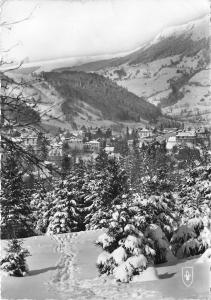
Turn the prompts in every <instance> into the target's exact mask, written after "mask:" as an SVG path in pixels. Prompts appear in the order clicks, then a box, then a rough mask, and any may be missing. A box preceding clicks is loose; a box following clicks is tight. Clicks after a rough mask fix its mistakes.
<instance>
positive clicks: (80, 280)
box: [1, 230, 211, 300]
mask: <svg viewBox="0 0 211 300" xmlns="http://www.w3.org/2000/svg"><path fill="white" fill-rule="evenodd" d="M101 233H102V230H96V231H86V232H79V233H72V234H71V233H70V234H61V235H54V236H38V237H31V238H26V239H24V246H25V247H27V249H28V250H29V251H30V252H31V254H32V256H30V257H29V258H28V259H27V262H28V265H29V269H30V273H29V274H28V275H27V276H26V277H22V278H20V277H19V278H17V277H7V276H4V275H3V276H2V288H1V293H2V295H1V299H39V300H42V299H57V300H60V299H61V300H63V299H72V300H73V299H76V300H83V299H93V300H98V299H99V300H100V299H108V300H110V299H116V300H117V299H125V300H126V299H137V300H138V299H139V300H140V299H176V298H180V299H185V298H186V299H188V298H189V299H190V298H191V299H208V286H209V283H208V281H209V280H210V279H211V278H209V266H208V264H207V263H203V262H200V261H199V259H198V258H196V257H195V258H193V259H189V260H180V261H177V262H176V263H175V264H173V265H171V264H162V265H158V266H156V268H153V267H149V268H148V269H147V270H146V271H145V272H144V273H143V274H142V275H140V276H138V277H135V279H134V281H133V282H131V283H129V284H123V283H117V282H115V281H114V280H113V279H112V278H108V277H106V276H101V277H99V276H98V272H97V269H96V260H97V257H98V255H99V254H100V253H101V249H100V248H99V247H97V246H95V244H94V242H95V240H96V239H97V237H98V236H99V235H100V234H101ZM5 245H6V241H5V240H4V241H2V249H3V248H4V247H5ZM2 254H3V253H2ZM184 266H193V268H194V283H193V285H192V286H191V287H189V288H188V287H186V286H185V285H184V284H183V282H182V275H181V274H182V267H184Z"/></svg>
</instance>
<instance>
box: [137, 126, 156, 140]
mask: <svg viewBox="0 0 211 300" xmlns="http://www.w3.org/2000/svg"><path fill="white" fill-rule="evenodd" d="M138 135H139V138H141V139H143V138H148V137H152V136H153V132H152V130H151V129H146V128H142V129H141V130H139V131H138Z"/></svg>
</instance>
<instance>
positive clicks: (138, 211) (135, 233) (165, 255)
mask: <svg viewBox="0 0 211 300" xmlns="http://www.w3.org/2000/svg"><path fill="white" fill-rule="evenodd" d="M173 206H174V201H173V198H172V195H171V194H168V193H167V194H164V195H163V196H151V197H150V198H144V196H140V195H139V194H134V193H132V192H131V191H129V192H128V193H127V194H124V195H121V197H119V202H118V204H117V205H116V206H114V207H113V213H112V215H111V219H110V222H108V223H107V231H106V233H104V234H103V235H101V236H100V237H99V239H98V241H97V244H99V245H100V246H102V248H103V249H104V252H103V253H102V254H100V256H99V258H98V261H97V266H98V268H99V270H100V273H107V274H113V275H114V277H115V278H116V279H117V280H120V281H124V282H125V281H126V282H128V281H129V280H131V279H132V277H133V276H134V275H137V274H140V273H141V272H142V271H143V270H144V269H146V268H147V266H148V265H150V264H152V263H161V262H165V261H169V260H175V257H174V255H173V254H172V252H171V250H170V243H169V240H170V237H171V236H172V233H173V230H174V227H175V226H176V217H177V216H176V214H174V213H173V212H172V211H173ZM131 264H132V265H131Z"/></svg>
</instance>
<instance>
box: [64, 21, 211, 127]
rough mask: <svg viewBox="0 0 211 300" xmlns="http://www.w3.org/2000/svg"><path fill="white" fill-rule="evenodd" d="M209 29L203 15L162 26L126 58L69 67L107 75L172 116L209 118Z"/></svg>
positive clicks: (194, 118)
mask: <svg viewBox="0 0 211 300" xmlns="http://www.w3.org/2000/svg"><path fill="white" fill-rule="evenodd" d="M209 29H210V27H209V16H205V17H203V18H201V19H198V20H195V21H192V22H189V23H187V24H184V25H179V26H175V27H170V28H167V29H164V30H163V31H162V32H161V33H160V34H158V35H157V36H156V37H155V38H154V39H153V40H152V41H151V42H150V43H149V44H147V45H144V46H143V47H142V48H140V49H139V50H138V51H135V52H134V53H132V54H130V55H127V56H125V57H121V58H115V59H111V60H104V61H97V62H92V63H88V64H84V65H81V66H76V67H74V68H71V69H72V70H83V71H85V72H96V73H98V74H101V75H103V76H106V77H109V78H110V79H112V80H113V81H115V82H117V84H119V85H121V86H123V87H126V88H127V89H128V90H129V91H131V92H133V93H135V94H136V95H138V96H139V97H143V98H144V99H145V100H146V101H148V102H150V103H153V104H155V105H158V104H159V105H161V107H162V109H163V111H164V112H165V113H168V114H170V115H176V116H179V117H181V118H182V119H187V118H188V119H190V120H192V121H196V120H197V121H200V122H201V121H205V122H207V121H209V119H211V117H210V115H211V110H210V109H209V107H210V106H211V94H210V41H211V39H210V30H209ZM60 71H61V70H60ZM193 99H194V100H193Z"/></svg>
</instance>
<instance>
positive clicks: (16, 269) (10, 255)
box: [0, 239, 30, 277]
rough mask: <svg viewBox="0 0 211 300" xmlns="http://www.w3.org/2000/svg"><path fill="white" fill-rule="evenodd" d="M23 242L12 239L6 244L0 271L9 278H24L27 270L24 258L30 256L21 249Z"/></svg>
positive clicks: (0, 262)
mask: <svg viewBox="0 0 211 300" xmlns="http://www.w3.org/2000/svg"><path fill="white" fill-rule="evenodd" d="M22 244H23V242H22V241H19V240H17V239H12V240H11V241H9V242H8V248H7V249H5V250H6V252H7V254H6V255H5V257H3V258H2V259H1V261H0V265H1V269H2V270H3V271H5V272H7V273H8V274H9V275H10V276H18V277H22V276H24V275H25V274H26V273H27V272H28V271H29V270H28V266H27V264H26V257H27V256H29V255H30V253H29V251H28V250H27V249H24V248H23V247H22Z"/></svg>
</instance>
